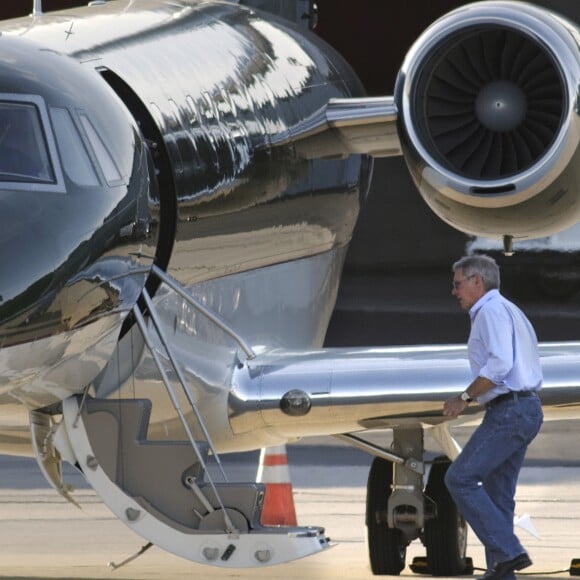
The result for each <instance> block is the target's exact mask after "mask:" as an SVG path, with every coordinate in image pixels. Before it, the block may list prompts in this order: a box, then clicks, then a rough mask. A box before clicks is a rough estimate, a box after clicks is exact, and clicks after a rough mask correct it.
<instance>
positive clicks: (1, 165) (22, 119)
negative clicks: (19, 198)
mask: <svg viewBox="0 0 580 580" xmlns="http://www.w3.org/2000/svg"><path fill="white" fill-rule="evenodd" d="M55 181H56V179H55V176H54V171H53V168H52V166H51V163H50V157H49V154H48V149H47V145H46V138H45V134H44V131H43V129H42V122H41V119H40V114H39V111H38V109H37V107H36V106H35V105H34V104H31V103H24V102H4V101H0V182H26V183H30V182H33V183H55Z"/></svg>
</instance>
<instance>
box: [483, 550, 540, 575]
mask: <svg viewBox="0 0 580 580" xmlns="http://www.w3.org/2000/svg"><path fill="white" fill-rule="evenodd" d="M531 565H532V561H531V560H530V557H529V556H528V555H527V554H526V552H522V553H521V554H520V555H519V556H516V557H515V558H512V559H511V560H506V561H505V562H498V563H497V564H496V565H495V566H494V567H493V568H492V569H491V570H490V571H489V573H486V575H485V576H484V578H485V579H486V580H499V579H500V578H505V577H506V576H507V575H509V574H513V573H514V572H515V571H516V570H523V569H524V568H527V567H528V566H531Z"/></svg>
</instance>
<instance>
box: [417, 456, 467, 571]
mask: <svg viewBox="0 0 580 580" xmlns="http://www.w3.org/2000/svg"><path fill="white" fill-rule="evenodd" d="M449 465H451V462H450V461H449V459H447V458H446V457H439V458H437V459H436V460H435V461H434V462H433V465H432V466H431V471H430V473H429V479H428V482H427V487H426V488H425V495H426V496H427V497H429V498H430V499H431V500H432V501H433V502H434V504H435V505H436V507H437V509H436V515H435V517H433V518H430V519H428V520H427V521H426V523H425V530H424V543H425V547H426V548H427V566H428V569H429V573H430V574H432V575H433V576H458V575H460V574H467V573H470V572H468V568H469V567H470V566H469V564H470V562H468V561H467V560H468V559H467V558H466V557H465V551H466V548H467V523H466V522H465V520H464V519H463V517H462V516H461V514H460V513H459V511H458V510H457V507H456V506H455V503H454V502H453V499H452V498H451V496H450V495H449V492H448V491H447V487H446V485H445V481H444V480H445V474H446V473H447V469H448V468H449ZM471 568H472V567H471Z"/></svg>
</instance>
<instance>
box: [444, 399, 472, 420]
mask: <svg viewBox="0 0 580 580" xmlns="http://www.w3.org/2000/svg"><path fill="white" fill-rule="evenodd" d="M465 407H467V403H466V402H465V401H464V400H463V399H462V398H461V397H460V396H457V397H451V399H447V401H445V404H444V405H443V414H444V415H445V416H446V417H457V416H458V415H459V414H460V413H462V412H463V411H464V410H465Z"/></svg>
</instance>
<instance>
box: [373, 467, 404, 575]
mask: <svg viewBox="0 0 580 580" xmlns="http://www.w3.org/2000/svg"><path fill="white" fill-rule="evenodd" d="M392 483H393V464H392V463H391V462H390V461H386V460H384V459H380V458H378V457H377V458H375V459H374V461H373V464H372V465H371V469H370V472H369V478H368V483H367V504H366V525H367V545H368V549H369V559H370V565H371V570H372V572H373V574H376V575H389V576H398V575H399V574H400V573H401V570H403V568H404V567H405V557H406V555H407V545H408V542H407V541H406V538H405V536H404V534H403V532H402V531H401V530H398V529H396V528H389V526H388V524H387V521H386V516H385V515H384V514H386V511H387V504H388V501H389V496H390V495H391V484H392Z"/></svg>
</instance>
